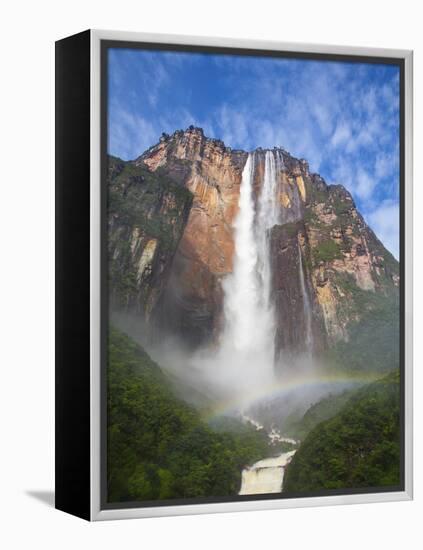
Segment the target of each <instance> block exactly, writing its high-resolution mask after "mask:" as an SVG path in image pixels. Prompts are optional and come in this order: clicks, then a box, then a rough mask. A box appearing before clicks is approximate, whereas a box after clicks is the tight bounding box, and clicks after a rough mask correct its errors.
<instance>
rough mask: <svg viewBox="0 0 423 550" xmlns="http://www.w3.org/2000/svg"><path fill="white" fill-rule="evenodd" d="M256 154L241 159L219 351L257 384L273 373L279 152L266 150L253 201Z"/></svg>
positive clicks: (242, 380) (244, 379)
mask: <svg viewBox="0 0 423 550" xmlns="http://www.w3.org/2000/svg"><path fill="white" fill-rule="evenodd" d="M255 161H256V155H255V154H254V153H251V154H250V155H249V156H248V159H247V162H246V164H245V167H244V170H243V173H242V181H241V188H240V196H239V211H238V214H237V216H236V219H235V222H234V230H235V231H234V244H235V253H234V263H233V272H232V274H231V275H229V276H228V277H227V278H226V280H225V281H224V285H223V288H224V316H225V328H224V332H223V336H222V343H221V344H222V347H221V351H222V353H223V354H224V356H225V357H226V361H227V368H228V369H231V370H233V371H234V372H235V370H236V372H237V375H239V377H238V379H237V384H240V385H243V384H244V385H245V387H246V388H247V389H248V388H254V389H257V386H265V385H266V384H268V383H270V382H271V381H272V379H273V374H274V372H273V370H274V369H273V362H274V347H275V343H274V339H275V316H274V311H273V306H272V303H271V264H270V229H271V228H272V227H273V226H274V225H275V224H277V223H278V216H279V212H278V211H279V208H280V207H279V205H278V200H277V198H278V197H277V191H278V189H277V182H278V170H279V161H278V156H277V153H274V152H271V151H267V152H266V155H265V170H264V178H263V185H262V188H261V192H260V195H259V198H258V201H257V206H255V201H254V174H255Z"/></svg>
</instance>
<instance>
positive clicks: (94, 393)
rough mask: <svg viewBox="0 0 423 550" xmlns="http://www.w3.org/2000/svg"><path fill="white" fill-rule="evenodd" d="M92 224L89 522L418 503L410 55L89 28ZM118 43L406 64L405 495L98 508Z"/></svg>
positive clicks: (404, 52) (400, 52)
mask: <svg viewBox="0 0 423 550" xmlns="http://www.w3.org/2000/svg"><path fill="white" fill-rule="evenodd" d="M90 32H91V136H90V144H91V173H90V179H91V222H90V223H91V226H90V268H91V269H90V287H91V303H90V325H91V359H90V362H91V520H95V521H97V520H112V519H125V518H145V517H159V516H176V515H187V514H210V513H217V512H237V511H247V510H250V511H251V510H274V509H282V508H293V507H309V506H331V505H334V504H362V503H370V502H388V501H399V500H411V499H412V498H413V372H412V361H413V357H412V354H413V347H412V346H413V318H412V316H413V308H412V306H413V302H412V296H413V288H412V285H413V280H412V227H413V224H412V196H413V191H412V184H413V181H412V180H413V126H412V124H413V52H412V51H411V50H391V49H380V48H358V47H349V46H348V47H347V46H330V45H321V44H319V45H317V44H297V43H283V42H271V41H256V40H254V41H253V40H240V39H230V38H206V37H199V36H177V35H165V34H146V33H135V32H121V31H105V30H91V31H90ZM101 40H120V41H126V42H130V41H134V42H151V43H166V44H175V45H190V46H211V47H219V46H220V47H222V46H223V47H230V48H252V49H255V50H273V51H275V50H280V51H284V52H289V51H294V52H306V53H318V54H344V55H361V56H377V57H390V58H398V59H404V60H405V74H404V79H405V98H404V100H405V121H404V123H405V133H404V139H405V157H404V162H405V224H404V231H405V274H406V277H405V319H404V322H405V342H404V344H405V369H404V372H405V387H404V390H405V433H404V436H405V449H404V451H405V463H404V469H405V490H404V491H398V492H387V493H367V494H356V495H339V496H320V497H319V496H316V497H304V498H293V499H272V500H249V501H243V502H220V503H210V504H209V503H208V504H187V505H184V504H182V505H181V504H178V505H172V506H155V507H142V508H141V507H140V508H119V509H113V510H111V509H107V510H102V509H101V507H100V487H101V484H100V458H101V457H100V451H101V447H100V431H101V425H100V387H101V384H100V284H99V283H100V174H101V171H100V160H101V155H100V119H101V118H100V107H101V101H100V41H101Z"/></svg>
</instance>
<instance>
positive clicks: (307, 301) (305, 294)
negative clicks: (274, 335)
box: [298, 242, 313, 354]
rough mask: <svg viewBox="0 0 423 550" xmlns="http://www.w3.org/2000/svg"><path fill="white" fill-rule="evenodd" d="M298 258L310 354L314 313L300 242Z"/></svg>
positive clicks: (307, 345)
mask: <svg viewBox="0 0 423 550" xmlns="http://www.w3.org/2000/svg"><path fill="white" fill-rule="evenodd" d="M298 257H299V266H298V270H299V272H300V273H299V275H300V288H301V294H302V298H303V309H304V318H305V322H306V334H305V336H306V350H307V352H308V353H309V354H311V353H312V351H313V330H312V327H311V321H312V311H311V305H310V297H309V295H308V290H307V287H306V283H305V278H304V267H303V253H302V250H301V246H300V243H299V242H298Z"/></svg>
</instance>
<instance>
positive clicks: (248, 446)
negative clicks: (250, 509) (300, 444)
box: [107, 328, 269, 502]
mask: <svg viewBox="0 0 423 550" xmlns="http://www.w3.org/2000/svg"><path fill="white" fill-rule="evenodd" d="M107 386H108V392H107V395H108V402H107V412H108V440H107V460H108V468H107V470H108V501H109V502H119V501H120V502H123V501H146V500H155V499H161V500H162V499H174V498H191V497H210V496H223V495H233V494H237V492H238V491H239V488H240V483H241V471H242V468H243V467H244V466H245V465H246V464H251V463H253V462H255V461H256V460H258V459H259V458H262V457H263V456H266V453H268V452H269V450H268V445H267V440H266V436H265V435H264V434H262V433H260V432H257V431H255V430H254V429H253V428H249V427H248V426H244V425H238V427H237V429H236V430H235V429H234V426H233V422H232V423H231V425H230V426H228V429H225V426H224V424H223V425H222V422H221V423H220V426H219V429H218V430H217V429H216V430H214V429H212V428H211V427H209V426H208V425H207V424H206V423H205V422H204V421H203V420H202V419H201V418H200V416H199V414H198V412H197V411H196V410H195V409H194V408H192V407H190V406H189V405H187V404H186V403H185V402H183V401H182V400H180V399H178V398H177V397H175V396H174V394H173V392H172V389H171V386H170V383H169V381H168V380H167V378H166V376H165V375H164V374H163V372H162V371H161V370H160V368H159V367H158V366H157V364H156V363H154V362H153V361H152V360H151V359H150V357H149V356H148V355H147V353H146V352H145V351H144V350H143V349H142V348H141V347H140V346H139V345H137V344H136V343H135V342H134V341H133V340H131V339H130V338H129V337H127V336H126V335H124V334H122V333H121V332H119V331H118V330H116V329H114V328H111V329H110V332H109V362H108V368H107Z"/></svg>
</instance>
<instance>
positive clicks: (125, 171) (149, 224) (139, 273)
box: [108, 157, 193, 311]
mask: <svg viewBox="0 0 423 550" xmlns="http://www.w3.org/2000/svg"><path fill="white" fill-rule="evenodd" d="M192 199H193V197H192V194H191V192H190V191H189V190H188V189H186V188H185V187H184V186H183V185H180V184H178V183H177V182H175V181H174V180H173V179H172V178H170V177H169V176H168V175H167V174H166V173H165V172H164V171H163V170H160V169H158V170H156V171H155V172H150V171H149V170H148V168H147V167H146V166H145V165H143V164H139V165H136V164H135V163H133V162H125V161H122V160H120V159H117V158H115V157H109V193H108V217H109V234H108V249H109V275H110V277H109V284H110V289H111V293H112V302H113V305H114V307H116V308H118V309H119V308H121V307H124V308H126V309H129V308H135V310H136V311H139V310H140V305H141V306H142V308H141V309H149V308H150V309H151V308H152V307H153V305H154V304H153V303H149V302H154V300H155V299H156V297H157V295H158V294H159V292H160V286H161V284H162V281H161V278H162V274H163V272H164V271H165V270H166V267H167V266H168V265H169V264H170V262H171V260H172V258H173V255H174V253H175V251H176V249H177V246H178V244H179V240H180V238H181V236H182V233H183V230H184V228H185V224H186V221H187V218H188V214H189V210H190V208H191V204H192ZM149 245H150V247H151V250H153V252H152V253H151V258H150V257H149V255H148V254H146V255H145V256H144V257H143V253H144V251H145V250H147V251H148V250H149V248H148V246H149ZM146 258H148V261H147V259H146ZM140 265H142V266H143V270H141V268H140Z"/></svg>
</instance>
